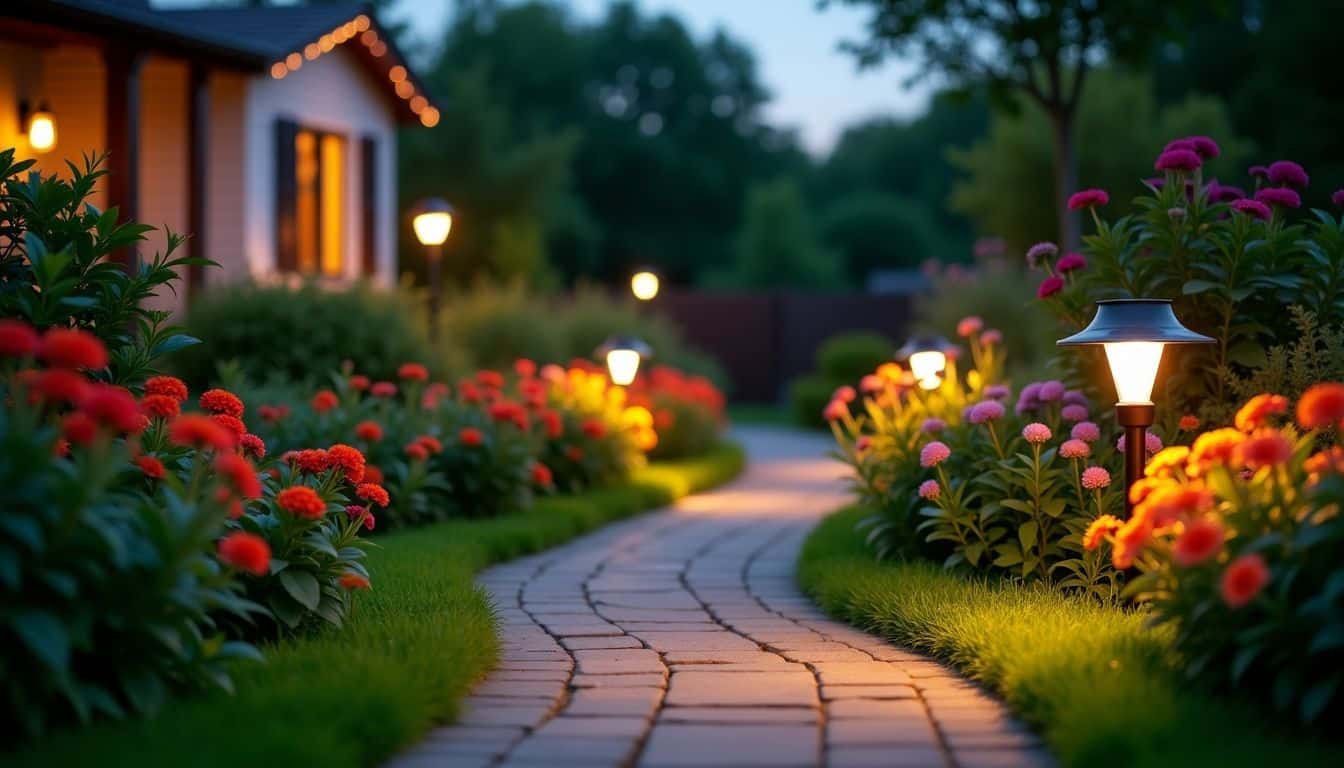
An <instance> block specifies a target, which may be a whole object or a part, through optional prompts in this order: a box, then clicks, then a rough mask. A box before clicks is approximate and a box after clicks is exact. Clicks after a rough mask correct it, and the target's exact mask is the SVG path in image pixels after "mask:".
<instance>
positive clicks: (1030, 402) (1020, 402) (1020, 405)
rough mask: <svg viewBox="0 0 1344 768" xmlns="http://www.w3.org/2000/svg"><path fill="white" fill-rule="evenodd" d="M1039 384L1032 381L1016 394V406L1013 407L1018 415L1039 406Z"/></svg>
mask: <svg viewBox="0 0 1344 768" xmlns="http://www.w3.org/2000/svg"><path fill="white" fill-rule="evenodd" d="M1040 395H1041V385H1040V383H1039V382H1035V381H1033V382H1032V383H1030V384H1028V385H1027V386H1025V387H1023V388H1022V391H1021V392H1019V393H1018V394H1017V406H1016V407H1015V408H1014V409H1013V410H1014V411H1016V412H1017V415H1018V416H1021V415H1022V414H1024V413H1029V412H1031V411H1034V410H1036V409H1037V408H1040V407H1041V397H1040Z"/></svg>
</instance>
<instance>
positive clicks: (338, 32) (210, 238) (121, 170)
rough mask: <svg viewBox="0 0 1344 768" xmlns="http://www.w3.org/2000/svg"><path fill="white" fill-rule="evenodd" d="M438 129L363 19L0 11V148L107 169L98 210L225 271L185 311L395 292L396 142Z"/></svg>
mask: <svg viewBox="0 0 1344 768" xmlns="http://www.w3.org/2000/svg"><path fill="white" fill-rule="evenodd" d="M438 121H439V110H438V107H437V106H436V105H435V103H434V102H433V100H432V98H431V97H430V95H429V94H428V93H427V92H426V90H425V88H424V86H423V84H422V83H421V82H420V81H419V80H418V79H417V77H416V75H415V73H414V72H412V71H411V69H410V67H409V66H408V65H407V62H406V60H405V58H404V57H403V56H402V55H401V54H400V52H399V51H398V50H397V48H396V46H395V45H394V44H393V41H392V40H391V38H390V36H389V35H388V34H387V33H386V32H385V31H384V29H383V28H381V27H380V26H379V25H378V22H377V20H376V19H375V18H374V15H373V13H372V11H371V9H370V8H369V7H368V6H367V5H364V4H361V3H352V4H335V5H329V4H322V5H313V6H286V7H261V8H202V9H197V10H181V9H177V10H168V9H162V8H155V7H152V6H151V5H150V3H149V0H5V2H3V3H0V147H16V148H17V150H18V153H19V155H20V156H22V157H33V158H35V159H36V160H37V168H38V169H40V170H41V171H42V172H43V173H63V172H66V167H65V164H66V161H68V160H69V161H75V162H76V163H82V158H83V156H84V155H85V154H88V153H101V152H104V151H106V152H108V153H109V154H108V161H107V164H106V168H107V169H108V170H109V171H110V176H109V177H108V178H107V179H106V180H105V181H104V183H102V185H101V189H100V190H99V195H98V199H96V200H95V201H94V203H95V205H98V206H100V207H107V206H110V205H117V206H119V207H120V210H121V213H122V217H123V218H130V219H136V220H138V221H142V222H144V223H147V224H151V225H155V226H159V227H163V226H166V227H168V228H169V229H171V230H173V231H175V232H186V233H190V234H191V235H192V239H191V240H190V241H189V242H188V246H187V247H189V248H191V249H192V250H193V253H194V254H200V255H204V256H206V257H208V258H210V259H213V260H215V261H217V262H219V263H220V264H221V265H222V269H218V270H209V271H208V272H203V271H202V270H199V269H193V271H192V274H190V275H188V276H185V277H186V278H187V279H186V282H187V291H186V293H188V294H190V293H192V292H195V291H198V290H200V289H201V288H202V287H203V286H205V285H206V284H208V283H213V282H216V281H221V282H222V281H234V280H241V279H248V278H251V279H256V280H269V279H275V278H277V277H287V276H302V277H313V278H322V279H327V280H332V281H349V280H354V279H356V278H358V277H368V278H370V279H372V280H375V281H377V282H379V283H381V284H384V285H390V284H392V283H394V282H395V275H396V236H397V226H398V224H399V221H398V219H397V200H396V190H397V183H396V136H397V128H398V126H399V125H403V124H409V125H423V126H429V127H432V126H434V125H435V124H437V123H438ZM48 145H49V146H48ZM162 245H163V236H162V235H161V234H159V235H158V237H157V239H156V240H153V241H151V242H149V243H146V244H144V245H143V246H142V248H141V249H140V250H141V252H149V253H152V252H153V251H154V250H156V249H160V248H162Z"/></svg>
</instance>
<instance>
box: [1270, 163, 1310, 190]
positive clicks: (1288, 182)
mask: <svg viewBox="0 0 1344 768" xmlns="http://www.w3.org/2000/svg"><path fill="white" fill-rule="evenodd" d="M1265 175H1266V176H1268V177H1269V183H1270V184H1277V185H1279V186H1281V187H1282V186H1288V187H1295V188H1297V189H1306V188H1307V181H1308V176H1307V172H1306V170H1305V169H1304V168H1303V167H1302V166H1300V165H1298V164H1297V163H1294V162H1293V161H1292V160H1278V161H1275V162H1273V163H1270V164H1269V170H1268V171H1266V172H1265Z"/></svg>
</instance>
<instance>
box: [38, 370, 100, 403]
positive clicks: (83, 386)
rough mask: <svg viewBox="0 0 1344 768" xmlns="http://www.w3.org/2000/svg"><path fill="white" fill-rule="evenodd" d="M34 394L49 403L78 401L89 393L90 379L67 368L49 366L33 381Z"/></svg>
mask: <svg viewBox="0 0 1344 768" xmlns="http://www.w3.org/2000/svg"><path fill="white" fill-rule="evenodd" d="M32 388H33V394H34V395H36V396H38V397H39V398H40V399H41V400H43V401H45V402H48V403H77V402H79V401H80V400H83V399H84V396H85V395H87V394H88V393H89V380H88V379H86V378H84V375H83V374H81V373H77V372H75V371H71V370H67V369H65V368H49V369H47V370H45V371H42V372H41V373H40V374H38V375H37V378H36V380H35V381H34V382H32Z"/></svg>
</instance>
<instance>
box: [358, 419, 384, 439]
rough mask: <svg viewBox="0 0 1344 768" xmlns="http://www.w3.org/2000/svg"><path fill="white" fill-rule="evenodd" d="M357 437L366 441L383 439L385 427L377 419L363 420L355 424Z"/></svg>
mask: <svg viewBox="0 0 1344 768" xmlns="http://www.w3.org/2000/svg"><path fill="white" fill-rule="evenodd" d="M355 437H357V438H359V439H360V440H363V441H364V442H366V443H376V442H378V441H379V440H382V439H383V428H382V427H381V426H380V425H379V424H378V422H376V421H361V422H359V423H358V424H356V425H355Z"/></svg>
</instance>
